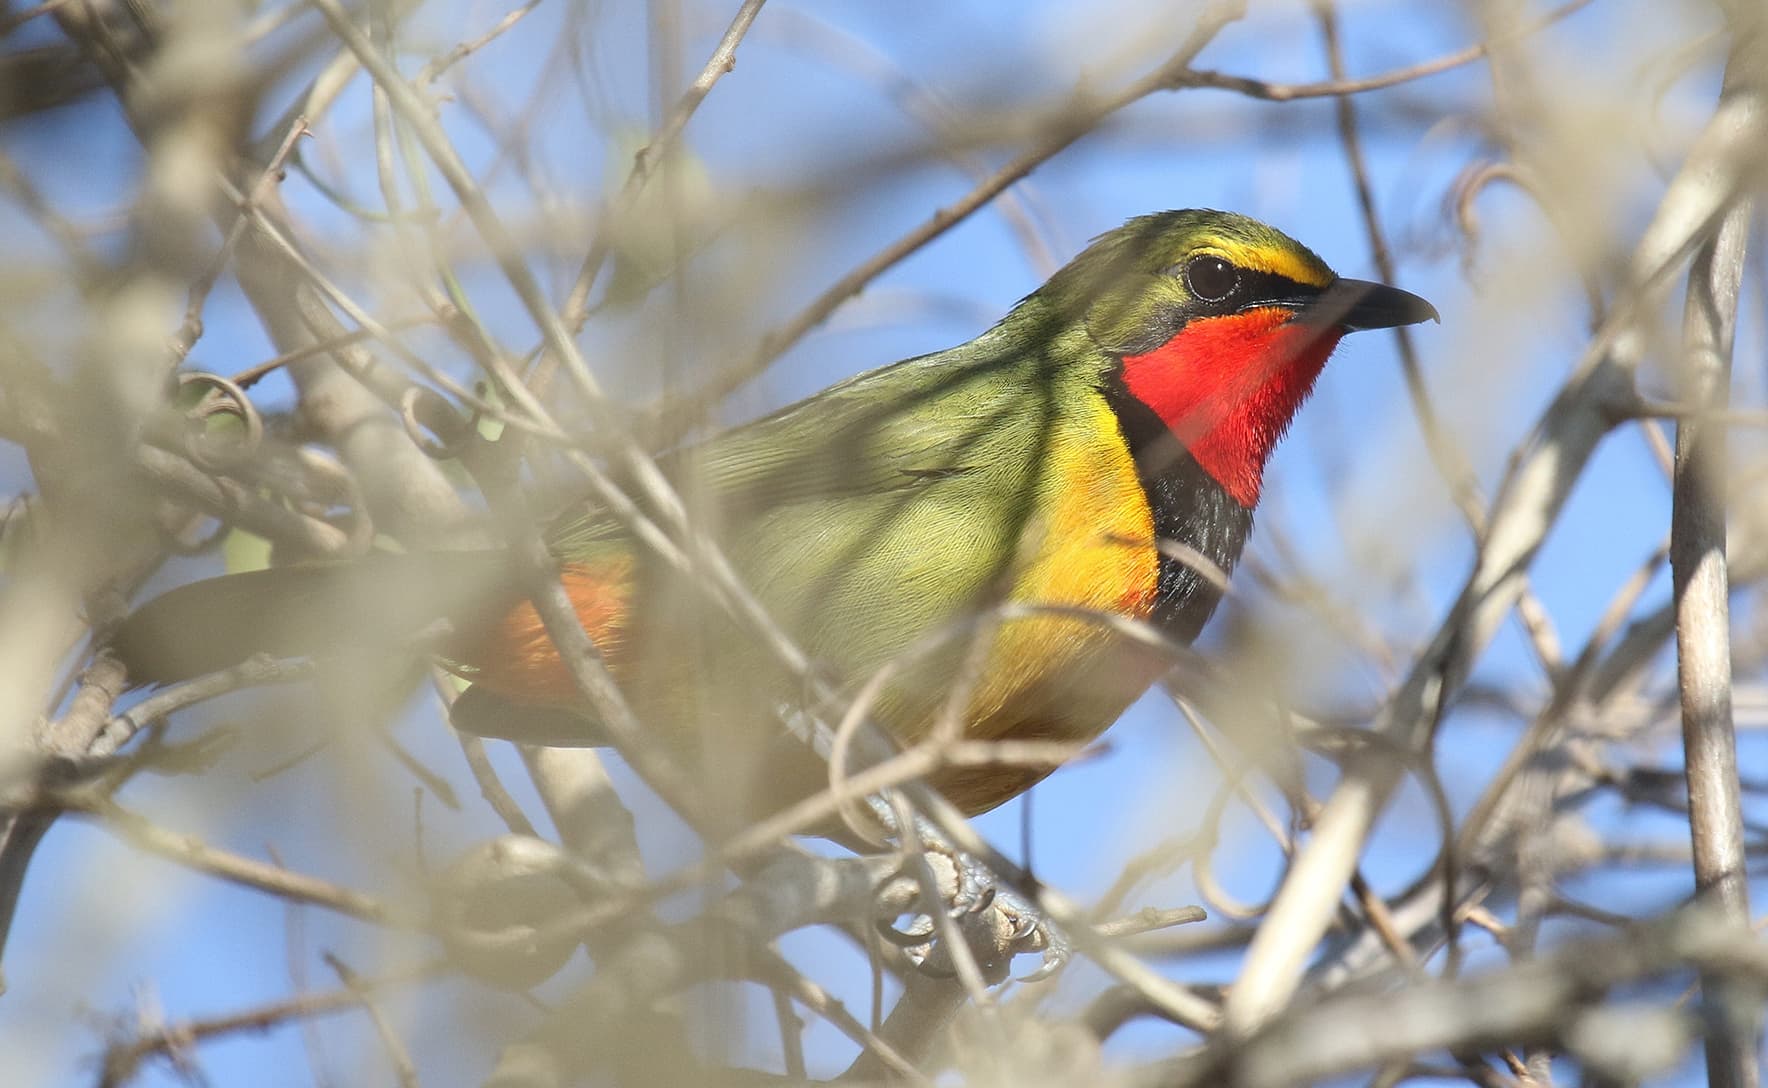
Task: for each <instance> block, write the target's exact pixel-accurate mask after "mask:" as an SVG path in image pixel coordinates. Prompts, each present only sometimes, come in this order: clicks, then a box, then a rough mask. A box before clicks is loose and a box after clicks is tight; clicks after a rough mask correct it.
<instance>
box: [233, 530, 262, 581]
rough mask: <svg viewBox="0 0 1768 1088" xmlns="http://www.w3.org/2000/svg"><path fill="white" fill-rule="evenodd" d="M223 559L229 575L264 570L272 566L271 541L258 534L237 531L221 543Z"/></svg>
mask: <svg viewBox="0 0 1768 1088" xmlns="http://www.w3.org/2000/svg"><path fill="white" fill-rule="evenodd" d="M221 558H222V560H223V561H224V562H225V563H226V564H227V573H229V574H241V573H243V572H245V571H248V570H263V569H265V568H266V567H268V566H270V541H268V540H265V539H264V538H263V537H261V536H259V535H258V534H257V533H248V532H246V531H245V530H244V529H235V530H233V531H232V532H230V533H228V534H227V538H226V539H225V540H223V541H222V542H221Z"/></svg>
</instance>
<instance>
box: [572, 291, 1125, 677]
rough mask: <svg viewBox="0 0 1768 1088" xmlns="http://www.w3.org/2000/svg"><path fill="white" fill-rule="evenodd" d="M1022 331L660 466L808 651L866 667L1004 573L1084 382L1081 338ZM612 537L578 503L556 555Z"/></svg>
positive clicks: (858, 381)
mask: <svg viewBox="0 0 1768 1088" xmlns="http://www.w3.org/2000/svg"><path fill="white" fill-rule="evenodd" d="M1021 316H1023V315H1021ZM1035 332H1036V330H1035V329H1034V330H1028V329H1027V328H1026V323H1025V322H1024V321H1023V320H1021V321H1018V322H1014V321H1009V322H1003V323H1002V324H1001V325H998V326H996V327H995V328H994V329H992V330H990V331H989V332H988V333H985V334H984V335H983V336H981V337H979V338H978V339H976V340H974V341H971V342H970V343H968V344H965V345H963V346H961V347H958V348H954V349H952V350H950V351H945V352H940V353H938V354H935V355H929V356H923V357H920V358H917V359H910V360H907V361H904V362H901V363H897V364H896V365H894V366H890V367H886V368H884V369H881V370H877V371H873V372H871V373H868V374H863V375H861V376H859V377H857V378H854V379H852V380H850V381H847V382H844V383H842V384H840V385H837V386H834V387H832V388H830V389H827V390H825V391H823V392H822V393H819V394H817V395H816V396H814V397H811V398H810V399H808V400H805V401H801V402H799V403H798V404H796V405H793V406H791V407H789V408H786V409H784V410H782V411H780V412H778V413H776V414H774V415H772V416H768V417H766V418H764V419H761V420H758V421H756V422H755V423H751V424H749V425H747V426H744V427H740V428H737V429H735V430H733V431H730V432H727V433H725V434H723V435H720V436H719V437H717V438H715V439H713V440H711V441H709V442H707V443H705V444H704V445H701V446H697V447H694V448H691V449H688V450H685V451H682V452H680V453H678V454H677V455H675V456H673V457H670V458H668V459H667V462H666V465H665V467H666V471H667V472H668V473H669V475H670V476H671V478H672V479H673V481H674V482H675V483H676V484H677V485H678V486H679V487H681V488H683V489H684V491H685V492H686V493H687V494H689V495H690V496H693V497H697V498H698V499H699V500H702V501H700V502H697V503H695V508H696V510H697V511H701V512H702V513H703V515H704V517H703V523H704V524H707V525H709V526H710V527H711V529H712V531H713V533H714V534H715V535H716V536H717V537H718V538H719V539H720V541H721V543H722V544H723V546H724V548H725V549H726V552H727V554H728V555H729V556H730V557H731V559H732V561H733V563H734V564H735V565H736V567H737V569H738V571H739V572H740V573H741V574H742V575H743V576H744V578H745V579H746V580H747V582H748V584H749V585H750V587H751V588H752V589H753V590H754V591H755V592H756V593H757V595H758V596H759V597H760V598H761V600H762V601H763V603H765V604H766V605H767V606H768V607H769V609H770V610H771V611H772V613H773V615H774V616H775V617H776V618H777V619H779V620H780V621H781V622H782V623H783V624H785V625H786V627H787V629H788V630H790V631H792V632H793V633H794V634H795V635H796V636H797V637H799V638H800V639H802V640H803V641H804V643H805V644H806V645H807V646H808V647H809V648H810V649H811V652H813V653H814V654H816V655H817V656H818V657H819V658H821V659H824V660H826V661H828V662H830V663H831V664H837V665H839V666H841V667H843V668H846V669H866V668H870V667H875V665H876V664H878V663H879V662H881V661H883V660H884V659H885V658H887V657H888V656H890V655H891V654H893V653H895V652H896V651H898V650H900V649H901V648H902V647H903V646H904V645H905V644H906V643H907V642H908V641H909V640H910V639H912V638H913V637H914V636H915V635H917V634H919V633H921V632H923V631H925V630H927V629H929V628H933V627H936V626H938V625H940V624H942V623H944V622H947V621H949V620H951V619H953V618H955V617H957V616H958V615H960V614H962V613H963V612H964V611H965V610H966V609H967V608H969V607H970V606H971V605H973V604H974V603H975V602H976V601H977V600H978V599H979V598H980V597H982V596H983V595H985V594H986V593H987V592H988V591H989V589H990V587H991V586H993V585H994V584H995V583H996V582H997V581H998V580H999V579H1000V578H1001V577H1002V576H1003V575H1004V574H1005V573H1006V572H1007V570H1008V569H1009V567H1010V566H1011V564H1012V561H1013V558H1014V556H1015V554H1016V551H1017V549H1018V547H1019V542H1020V540H1021V539H1022V537H1023V534H1024V533H1025V532H1026V530H1027V528H1028V526H1029V525H1030V523H1031V520H1032V517H1033V515H1034V507H1035V504H1036V495H1037V491H1038V489H1037V482H1038V476H1039V473H1040V471H1041V469H1042V467H1043V464H1044V461H1045V458H1046V455H1047V453H1048V451H1049V446H1050V444H1051V443H1053V442H1054V441H1055V440H1056V438H1057V435H1058V430H1059V424H1060V422H1061V413H1062V410H1063V407H1064V406H1065V405H1068V406H1072V405H1073V404H1074V403H1075V401H1074V398H1075V397H1076V396H1084V395H1087V394H1088V393H1090V392H1091V387H1092V386H1093V385H1095V384H1096V382H1097V379H1098V374H1097V370H1098V368H1097V367H1092V368H1091V369H1090V370H1089V368H1088V367H1087V366H1086V365H1085V364H1084V363H1082V364H1079V365H1077V364H1076V362H1075V361H1074V360H1075V355H1076V352H1077V351H1079V350H1080V348H1081V347H1082V345H1079V344H1065V343H1063V342H1062V341H1060V340H1054V341H1053V340H1052V339H1051V338H1049V337H1048V336H1038V335H1035ZM1083 335H1084V334H1083ZM1064 348H1067V349H1068V350H1066V351H1065V350H1063V349H1064ZM1063 360H1068V362H1064V361H1063ZM1076 383H1080V385H1081V386H1084V388H1079V387H1076ZM702 508H704V509H702ZM611 532H615V530H612V529H611V528H610V526H609V524H608V521H607V519H606V518H605V517H604V516H603V515H601V514H599V513H598V512H595V511H590V512H587V513H584V514H580V515H578V516H577V517H574V518H571V519H567V520H565V521H562V522H560V523H559V525H558V526H556V527H555V532H554V534H553V540H554V543H555V548H556V549H557V550H558V551H559V553H560V554H561V555H565V556H569V555H571V554H573V553H574V552H578V551H581V550H582V549H583V548H585V547H587V546H591V542H592V541H597V540H600V541H605V540H607V539H608V535H609V534H610V533H611Z"/></svg>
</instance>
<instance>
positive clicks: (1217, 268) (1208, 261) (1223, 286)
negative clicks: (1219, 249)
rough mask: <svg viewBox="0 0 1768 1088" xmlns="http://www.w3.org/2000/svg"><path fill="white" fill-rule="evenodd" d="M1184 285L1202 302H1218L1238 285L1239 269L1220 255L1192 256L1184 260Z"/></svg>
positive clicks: (1231, 292)
mask: <svg viewBox="0 0 1768 1088" xmlns="http://www.w3.org/2000/svg"><path fill="white" fill-rule="evenodd" d="M1185 286H1186V287H1188V288H1190V290H1191V295H1192V297H1193V298H1196V299H1198V300H1200V301H1202V302H1220V301H1222V300H1223V299H1225V298H1227V297H1228V296H1229V295H1231V294H1233V293H1234V288H1236V287H1238V286H1240V270H1239V269H1238V268H1235V267H1234V266H1233V265H1231V264H1229V263H1228V262H1227V261H1224V260H1222V259H1221V258H1220V257H1209V256H1202V257H1193V258H1191V259H1190V260H1189V261H1187V262H1185Z"/></svg>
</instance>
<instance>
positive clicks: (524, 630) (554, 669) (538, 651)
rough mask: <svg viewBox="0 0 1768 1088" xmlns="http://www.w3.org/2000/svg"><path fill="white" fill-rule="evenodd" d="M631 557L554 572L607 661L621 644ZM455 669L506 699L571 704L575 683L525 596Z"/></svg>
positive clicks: (629, 595) (612, 662) (628, 600)
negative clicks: (457, 668) (458, 667)
mask: <svg viewBox="0 0 1768 1088" xmlns="http://www.w3.org/2000/svg"><path fill="white" fill-rule="evenodd" d="M632 576H633V560H632V556H630V555H615V556H610V557H608V558H607V559H604V560H600V561H598V562H595V563H593V564H568V565H567V566H566V567H565V568H564V570H563V571H561V572H560V574H559V580H560V581H561V582H562V583H563V584H564V587H565V595H566V596H568V597H569V598H570V599H571V605H572V607H573V608H575V609H576V611H577V619H578V622H580V623H582V624H583V629H584V631H586V632H588V634H589V637H590V639H591V640H592V641H593V642H594V643H595V645H596V649H598V650H600V651H601V653H602V656H603V657H604V658H606V659H607V661H608V663H609V665H610V666H614V667H616V668H617V667H618V665H619V660H620V656H621V651H622V649H623V648H624V646H625V643H626V628H627V618H628V616H629V615H630V611H631V604H632V591H633V577H632ZM459 661H460V664H461V666H462V668H461V669H460V671H461V672H462V673H463V674H464V675H465V676H467V677H468V678H469V679H471V680H472V681H473V682H474V683H475V684H483V685H485V687H487V688H489V689H491V690H492V691H495V692H496V693H498V694H499V695H502V696H504V697H506V698H509V699H512V700H515V701H517V702H523V703H576V702H578V701H579V696H578V694H577V685H576V684H575V683H573V682H572V680H571V673H570V670H568V669H566V668H565V663H564V661H563V660H561V659H560V657H559V651H558V648H557V647H555V646H554V645H553V642H552V639H551V638H550V637H548V635H547V633H546V625H545V624H543V623H541V621H540V615H539V614H538V613H537V612H535V611H534V605H533V604H531V603H529V602H528V601H526V600H524V601H522V602H521V603H520V604H518V605H516V606H515V607H514V608H512V609H510V610H509V611H508V612H506V613H504V615H503V617H502V618H501V619H500V620H498V621H497V622H496V623H495V624H493V625H492V627H491V630H490V631H488V632H487V633H486V634H485V636H484V637H482V638H481V639H479V640H477V641H476V642H475V643H474V644H473V645H472V646H471V647H470V648H469V649H468V650H467V652H464V653H462V654H461V655H460V658H459Z"/></svg>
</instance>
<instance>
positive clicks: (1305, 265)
mask: <svg viewBox="0 0 1768 1088" xmlns="http://www.w3.org/2000/svg"><path fill="white" fill-rule="evenodd" d="M1199 252H1203V253H1214V254H1216V255H1217V256H1219V257H1221V258H1222V259H1223V260H1226V261H1227V262H1228V263H1230V264H1233V265H1236V266H1238V267H1240V268H1247V269H1251V270H1252V271H1254V272H1269V273H1271V274H1273V275H1277V276H1282V277H1284V278H1286V279H1291V280H1294V281H1295V282H1296V283H1299V284H1303V285H1305V286H1308V287H1325V286H1326V285H1327V284H1329V283H1331V282H1332V281H1333V280H1334V279H1336V278H1337V277H1336V276H1334V275H1333V272H1332V269H1330V268H1327V267H1326V266H1325V265H1324V264H1321V263H1320V262H1319V261H1317V260H1309V259H1308V258H1307V257H1306V256H1304V255H1302V254H1299V253H1295V252H1293V251H1291V250H1286V249H1274V248H1272V247H1270V246H1253V245H1244V244H1242V243H1238V242H1234V241H1231V240H1229V239H1225V238H1224V239H1219V240H1215V241H1212V242H1211V243H1210V244H1209V246H1207V247H1206V248H1205V249H1203V250H1200V251H1199Z"/></svg>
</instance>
